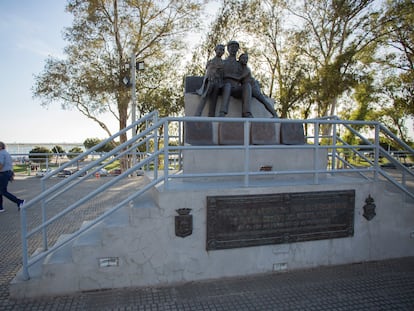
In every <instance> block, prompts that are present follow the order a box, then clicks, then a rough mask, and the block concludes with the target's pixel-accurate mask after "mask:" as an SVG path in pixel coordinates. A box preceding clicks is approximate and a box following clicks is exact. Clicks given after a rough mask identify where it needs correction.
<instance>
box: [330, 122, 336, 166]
mask: <svg viewBox="0 0 414 311" xmlns="http://www.w3.org/2000/svg"><path fill="white" fill-rule="evenodd" d="M336 125H337V124H336V123H334V124H333V129H332V145H333V146H334V147H333V149H332V153H331V154H332V155H331V169H332V170H334V169H335V167H336V153H337V148H336V143H337V141H336Z"/></svg>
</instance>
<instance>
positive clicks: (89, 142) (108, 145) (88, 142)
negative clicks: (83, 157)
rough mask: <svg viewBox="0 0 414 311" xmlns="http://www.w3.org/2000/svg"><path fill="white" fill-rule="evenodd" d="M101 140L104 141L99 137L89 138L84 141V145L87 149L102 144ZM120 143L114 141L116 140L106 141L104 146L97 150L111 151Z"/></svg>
mask: <svg viewBox="0 0 414 311" xmlns="http://www.w3.org/2000/svg"><path fill="white" fill-rule="evenodd" d="M101 142H102V140H101V139H99V138H88V139H86V140H85V141H84V142H83V145H84V146H85V148H86V149H90V148H92V147H94V146H96V145H98V144H100V143H101ZM118 145H119V143H117V142H114V141H110V142H108V143H106V144H105V145H104V146H103V147H101V148H99V149H97V150H96V151H97V152H109V151H111V150H112V149H114V148H115V147H116V146H118Z"/></svg>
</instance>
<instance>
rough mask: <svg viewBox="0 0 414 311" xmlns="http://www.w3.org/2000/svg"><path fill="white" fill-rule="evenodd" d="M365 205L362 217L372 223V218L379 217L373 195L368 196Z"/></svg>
mask: <svg viewBox="0 0 414 311" xmlns="http://www.w3.org/2000/svg"><path fill="white" fill-rule="evenodd" d="M365 203H366V204H365V205H364V206H363V209H364V214H363V215H362V216H364V217H365V219H366V220H368V221H370V220H371V219H372V218H374V217H375V215H377V213H375V208H376V207H377V206H376V205H375V203H374V199H373V198H372V197H371V195H370V194H369V195H368V198H366V199H365Z"/></svg>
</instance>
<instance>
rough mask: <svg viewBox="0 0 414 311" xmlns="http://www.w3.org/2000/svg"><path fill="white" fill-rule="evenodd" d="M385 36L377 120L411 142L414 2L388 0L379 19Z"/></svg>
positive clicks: (413, 105) (413, 81)
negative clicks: (408, 128) (407, 124)
mask: <svg viewBox="0 0 414 311" xmlns="http://www.w3.org/2000/svg"><path fill="white" fill-rule="evenodd" d="M380 21H381V23H380V24H381V28H380V31H381V33H382V34H383V35H382V37H381V39H382V40H381V41H380V44H381V46H382V47H383V48H382V53H381V54H378V55H377V59H376V61H377V63H378V64H379V65H380V66H381V68H382V71H381V72H379V74H378V76H379V78H378V80H379V84H380V93H381V95H383V96H382V97H381V98H382V99H383V100H382V101H381V102H380V104H381V110H380V111H378V118H379V119H380V120H381V121H382V122H384V123H385V124H386V125H387V126H388V127H389V128H390V129H391V130H393V131H394V132H395V133H396V134H397V135H398V136H400V137H401V138H402V139H403V140H404V141H409V137H408V133H407V128H406V125H405V124H406V120H407V119H408V118H411V119H413V118H414V26H413V25H414V2H413V1H412V0H395V1H388V2H387V3H386V5H385V10H384V14H383V16H382V17H381V19H380Z"/></svg>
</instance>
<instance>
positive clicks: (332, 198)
mask: <svg viewBox="0 0 414 311" xmlns="http://www.w3.org/2000/svg"><path fill="white" fill-rule="evenodd" d="M354 205H355V190H342V191H323V192H297V193H282V194H265V195H237V196H208V197H207V250H216V249H227V248H238V247H248V246H258V245H268V244H282V243H294V242H302V241H313V240H322V239H334V238H342V237H349V236H353V235H354Z"/></svg>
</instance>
